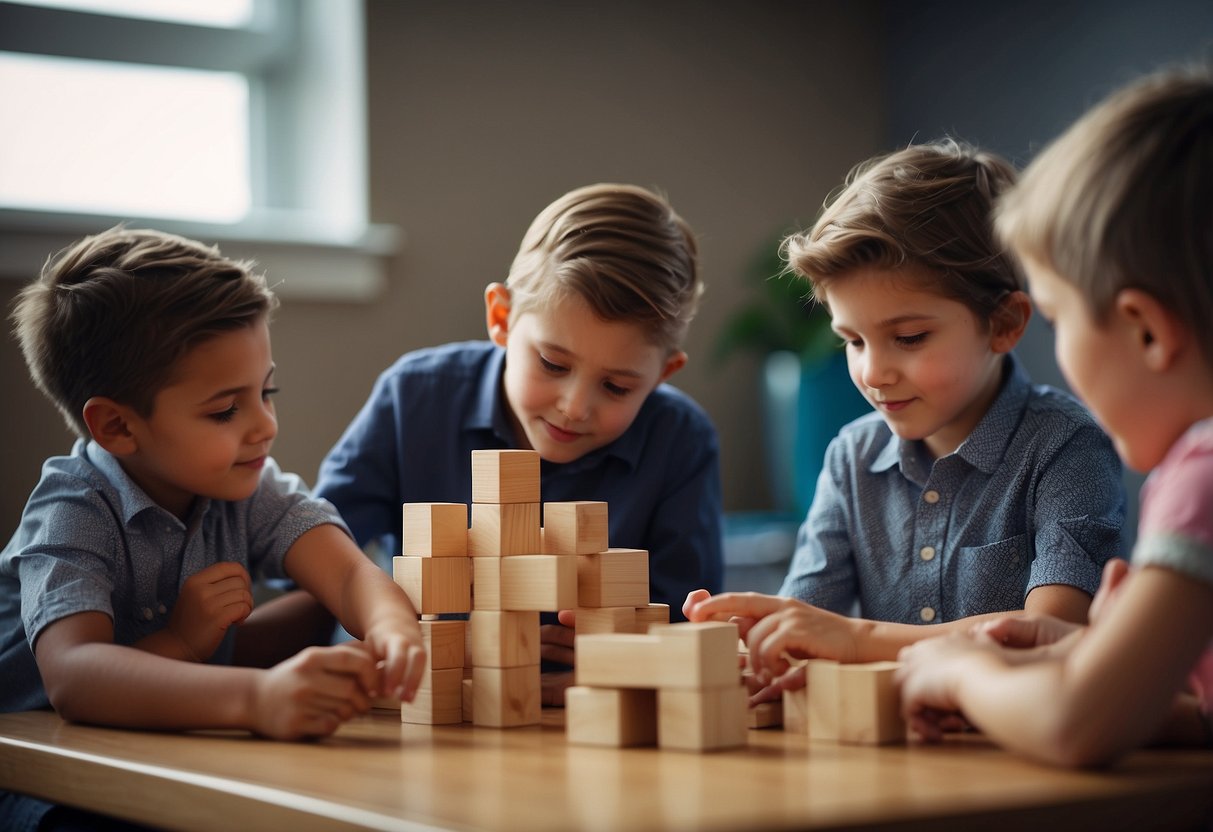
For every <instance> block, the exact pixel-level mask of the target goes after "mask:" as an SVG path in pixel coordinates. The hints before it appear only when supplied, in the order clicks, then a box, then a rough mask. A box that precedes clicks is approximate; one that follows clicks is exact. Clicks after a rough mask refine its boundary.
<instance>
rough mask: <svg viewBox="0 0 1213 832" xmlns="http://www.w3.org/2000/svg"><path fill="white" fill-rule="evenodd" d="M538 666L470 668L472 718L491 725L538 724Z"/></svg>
mask: <svg viewBox="0 0 1213 832" xmlns="http://www.w3.org/2000/svg"><path fill="white" fill-rule="evenodd" d="M539 711H540V691H539V665H537V664H536V665H531V666H529V667H476V668H473V670H472V721H473V722H474V723H475V724H476V725H487V726H489V727H491V728H512V727H514V726H517V725H538V724H539Z"/></svg>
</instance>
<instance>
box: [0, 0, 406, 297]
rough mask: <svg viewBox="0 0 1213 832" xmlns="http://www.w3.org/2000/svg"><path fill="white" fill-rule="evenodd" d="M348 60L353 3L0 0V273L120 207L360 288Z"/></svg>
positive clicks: (358, 95) (366, 266) (375, 241)
mask: <svg viewBox="0 0 1213 832" xmlns="http://www.w3.org/2000/svg"><path fill="white" fill-rule="evenodd" d="M362 63H363V32H362V6H361V4H360V3H357V2H330V0H173V2H165V0H25V2H7V1H4V0H0V112H4V113H5V117H4V124H5V128H4V130H0V250H3V251H5V252H7V253H5V254H0V271H3V272H7V273H11V272H14V271H15V272H17V273H20V274H21V275H22V276H28V275H29V272H30V271H31V268H36V266H37V264H38V263H40V262H41V259H42V258H44V257H45V255H46V253H47V252H48V251H51V250H54V249H55V248H58V247H59V245H61V244H63V243H66V242H67V241H68V240H70V239H71V238H72V237H75V236H79V235H80V234H83V233H91V232H95V231H98V230H101V229H103V228H105V227H108V225H112V224H114V223H116V222H119V221H126V222H128V223H129V224H131V225H147V226H154V227H158V228H163V229H165V230H168V231H177V232H178V233H183V234H187V235H189V236H194V237H197V238H199V239H202V240H206V241H215V242H219V243H221V244H222V246H223V249H224V252H225V253H229V254H232V255H233V256H251V257H253V258H254V259H257V260H259V261H261V262H262V263H263V264H264V263H266V261H267V259H270V260H272V259H274V258H275V257H278V258H282V257H291V256H292V255H293V256H294V261H293V262H292V264H291V265H290V266H289V267H284V268H283V269H282V272H283V273H284V274H286V275H290V276H291V277H290V278H289V279H288V281H287V283H286V284H284V286H283V287H282V288H285V289H287V290H288V292H289V291H291V290H293V289H300V290H302V291H303V292H306V293H310V294H315V293H317V292H319V293H320V294H333V295H335V296H340V297H349V296H350V295H351V293H352V294H353V295H355V296H356V295H366V294H373V293H374V291H375V290H377V288H378V285H379V282H380V281H381V279H382V278H381V276H380V275H379V274H378V268H377V267H376V266H375V264H374V263H373V262H370V261H374V260H377V259H378V258H380V257H381V256H382V255H384V254H387V253H390V252H391V251H393V250H394V248H395V239H396V236H395V232H394V229H392V228H389V227H385V226H374V225H371V224H369V222H368V217H367V184H366V180H367V173H366V146H365V131H366V127H365V122H366V118H365V82H364V78H363V68H362ZM48 235H49V236H54V237H60V238H62V241H63V242H62V243H60V244H52V245H50V246H49V248H46V249H45V250H43V251H42V254H41V255H40V256H39V257H38V258H37V259H36V260H34V261H33V263H32V264H31V262H30V261H28V260H24V259H20V260H19V259H18V258H24V257H26V256H28V255H29V254H30V253H32V252H31V251H30V249H31V248H32V249H37V248H38V247H39V245H41V244H42V243H43V242H49V241H46V240H41V239H39V237H46V236H48ZM241 246H245V247H247V249H248V251H247V253H245V252H244V251H241V250H240V249H241ZM301 246H302V247H305V248H306V249H307V251H306V252H301V251H300V250H299V247H301ZM267 253H268V255H269V256H268V258H267ZM343 254H348V255H351V256H353V257H354V258H355V260H359V259H361V260H362V261H366V262H363V263H362V267H361V268H360V267H359V265H358V263H353V264H348V263H347V264H341V265H340V266H339V265H338V259H340V257H341V256H342V255H343ZM335 258H337V259H335ZM14 261H16V262H14ZM321 263H323V264H325V265H324V269H325V271H324V273H320V272H319V271H318V269H319V268H320V266H318V264H321ZM309 270H310V272H311V273H310V274H309ZM270 271H271V279H273V275H272V269H271V270H270Z"/></svg>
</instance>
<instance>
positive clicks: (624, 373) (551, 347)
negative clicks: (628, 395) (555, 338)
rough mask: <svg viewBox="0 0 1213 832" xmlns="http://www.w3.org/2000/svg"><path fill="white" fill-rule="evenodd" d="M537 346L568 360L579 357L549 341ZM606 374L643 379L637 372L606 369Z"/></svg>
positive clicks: (541, 342) (641, 374)
mask: <svg viewBox="0 0 1213 832" xmlns="http://www.w3.org/2000/svg"><path fill="white" fill-rule="evenodd" d="M539 346H540V347H542V348H543V350H544V352H558V353H560V354H561V355H567V356H568V357H569V358H579V357H580V356H578V355H577V353H575V352H573V351H572V350H569V349H566V348H565V347H562V346H560V345H559V344H553V343H551V342H550V341H540V342H539ZM606 372H607V375H612V376H627V377H628V378H644V373H641V372H640V371H638V370H625V369H622V368H611V367H607V368H606Z"/></svg>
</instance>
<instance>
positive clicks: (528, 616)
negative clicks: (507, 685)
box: [470, 610, 539, 667]
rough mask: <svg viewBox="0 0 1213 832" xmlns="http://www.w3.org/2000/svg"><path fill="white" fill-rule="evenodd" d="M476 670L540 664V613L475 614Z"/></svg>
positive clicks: (473, 643)
mask: <svg viewBox="0 0 1213 832" xmlns="http://www.w3.org/2000/svg"><path fill="white" fill-rule="evenodd" d="M470 624H471V631H472V652H473V655H475V657H476V660H475V667H526V666H529V665H535V664H539V613H537V612H496V611H492V610H473V611H472V618H471V622H470Z"/></svg>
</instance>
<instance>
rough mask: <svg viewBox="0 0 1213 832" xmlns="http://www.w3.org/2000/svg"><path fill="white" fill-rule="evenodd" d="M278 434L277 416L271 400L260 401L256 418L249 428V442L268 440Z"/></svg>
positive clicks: (255, 442)
mask: <svg viewBox="0 0 1213 832" xmlns="http://www.w3.org/2000/svg"><path fill="white" fill-rule="evenodd" d="M277 435H278V416H277V414H276V413H275V412H274V404H273V402H270V401H266V402H262V404H261V407H260V408H258V410H257V418H256V419H255V420H254V421H253V425H252V427H251V428H250V430H249V444H257V443H258V442H269V441H270V440H271V439H273V438H274V437H276V436H277Z"/></svg>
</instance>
